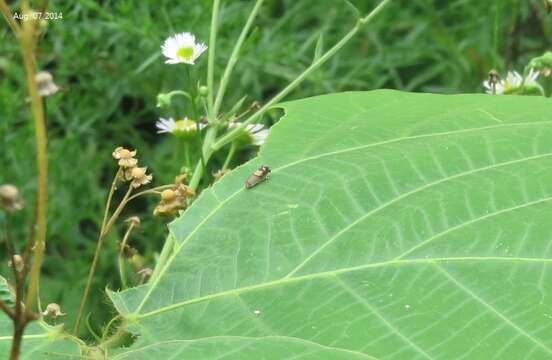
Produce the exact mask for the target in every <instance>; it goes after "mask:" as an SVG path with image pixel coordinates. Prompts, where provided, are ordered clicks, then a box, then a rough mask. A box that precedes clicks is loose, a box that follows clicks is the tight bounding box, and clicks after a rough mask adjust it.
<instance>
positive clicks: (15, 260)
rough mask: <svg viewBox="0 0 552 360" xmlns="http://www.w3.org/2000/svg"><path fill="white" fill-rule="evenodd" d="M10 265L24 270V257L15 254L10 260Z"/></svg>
mask: <svg viewBox="0 0 552 360" xmlns="http://www.w3.org/2000/svg"><path fill="white" fill-rule="evenodd" d="M8 266H9V267H12V266H14V267H15V271H17V272H18V273H20V272H21V271H23V268H24V267H25V261H23V257H22V256H21V255H19V254H15V255H13V257H12V260H10V261H8Z"/></svg>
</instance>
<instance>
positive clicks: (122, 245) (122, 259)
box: [118, 223, 134, 290]
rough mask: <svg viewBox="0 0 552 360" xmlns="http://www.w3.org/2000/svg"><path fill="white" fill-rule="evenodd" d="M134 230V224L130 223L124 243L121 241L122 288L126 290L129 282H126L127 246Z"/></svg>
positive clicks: (119, 260) (120, 266)
mask: <svg viewBox="0 0 552 360" xmlns="http://www.w3.org/2000/svg"><path fill="white" fill-rule="evenodd" d="M132 228H134V223H130V225H129V226H128V229H127V231H126V232H125V235H124V236H123V241H121V248H120V249H119V257H118V262H119V277H120V278H121V288H122V289H123V290H124V289H126V288H127V281H126V271H125V246H126V244H127V241H128V237H129V235H130V232H131V231H132Z"/></svg>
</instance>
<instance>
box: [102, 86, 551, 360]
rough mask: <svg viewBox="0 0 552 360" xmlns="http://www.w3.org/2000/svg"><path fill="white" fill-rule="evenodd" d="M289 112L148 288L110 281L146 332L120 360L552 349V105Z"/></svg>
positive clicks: (350, 98)
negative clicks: (263, 174)
mask: <svg viewBox="0 0 552 360" xmlns="http://www.w3.org/2000/svg"><path fill="white" fill-rule="evenodd" d="M282 107H283V108H284V109H285V111H286V115H285V116H284V117H283V118H282V119H281V121H280V122H279V123H278V124H277V125H275V126H274V127H273V128H272V129H271V134H270V136H269V138H268V140H267V142H266V144H265V145H264V146H263V148H262V150H261V152H260V153H259V156H258V158H256V159H254V160H252V161H250V162H249V163H247V164H245V165H244V166H242V167H239V168H237V169H235V170H234V171H232V172H231V173H230V174H228V175H226V176H225V177H224V178H223V179H222V180H221V181H219V182H218V183H217V184H216V185H215V186H213V187H212V188H211V189H208V190H205V191H204V192H203V193H202V194H201V196H200V197H199V199H198V200H197V201H196V202H195V203H194V204H193V206H192V207H191V208H190V209H188V210H187V211H186V213H185V214H184V215H183V216H182V217H181V218H179V219H177V220H176V221H174V222H173V223H172V224H171V226H170V232H171V235H170V236H169V241H168V242H167V244H166V245H165V248H164V250H163V256H162V257H161V258H162V261H161V262H160V264H159V265H158V266H157V268H156V269H155V272H154V276H153V277H152V279H151V280H150V281H149V283H147V284H146V285H143V286H140V287H137V288H133V289H129V290H126V291H123V292H115V293H113V292H110V293H109V295H110V297H111V299H112V300H113V303H114V304H115V307H116V308H117V310H118V311H119V313H120V314H121V315H122V316H123V317H125V318H126V319H127V327H126V328H127V330H128V331H131V332H132V333H134V334H135V335H136V340H135V342H134V343H133V344H132V345H131V346H129V347H128V348H122V349H115V350H113V349H111V350H110V351H109V354H108V358H109V359H121V360H122V359H125V360H127V359H139V360H140V359H170V358H173V359H396V360H403V359H408V360H411V359H443V360H450V359H497V360H498V359H501V360H502V359H550V358H552V286H551V280H552V267H551V265H552V256H551V254H552V242H551V240H552V225H551V221H550V210H551V209H552V140H551V139H552V118H551V117H550V114H552V103H551V102H550V100H549V99H546V98H537V97H516V96H489V95H454V96H446V95H431V94H410V93H402V92H397V91H373V92H353V93H341V94H334V95H326V96H320V97H313V98H309V99H304V100H300V101H294V102H290V103H285V104H283V105H282ZM261 164H267V165H269V166H270V167H271V168H272V175H271V177H270V179H268V180H267V181H265V182H263V183H261V184H259V185H257V186H256V187H254V188H252V189H248V190H246V189H245V188H244V186H243V184H244V181H245V180H246V179H247V177H248V176H250V175H251V174H252V173H253V171H254V170H256V168H258V167H259V166H260V165H261Z"/></svg>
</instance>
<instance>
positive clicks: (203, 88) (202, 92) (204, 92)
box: [199, 85, 209, 97]
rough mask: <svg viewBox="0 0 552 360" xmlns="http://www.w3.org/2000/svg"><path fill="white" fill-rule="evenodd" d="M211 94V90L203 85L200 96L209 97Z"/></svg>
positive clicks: (200, 88)
mask: <svg viewBox="0 0 552 360" xmlns="http://www.w3.org/2000/svg"><path fill="white" fill-rule="evenodd" d="M208 93H209V88H208V87H207V86H205V85H202V86H200V87H199V95H201V96H204V97H205V96H207V94H208Z"/></svg>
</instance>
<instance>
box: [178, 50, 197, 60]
mask: <svg viewBox="0 0 552 360" xmlns="http://www.w3.org/2000/svg"><path fill="white" fill-rule="evenodd" d="M193 55H194V49H192V48H190V47H187V48H180V49H178V51H177V52H176V56H178V57H179V58H184V60H186V61H191V60H192V56H193Z"/></svg>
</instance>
